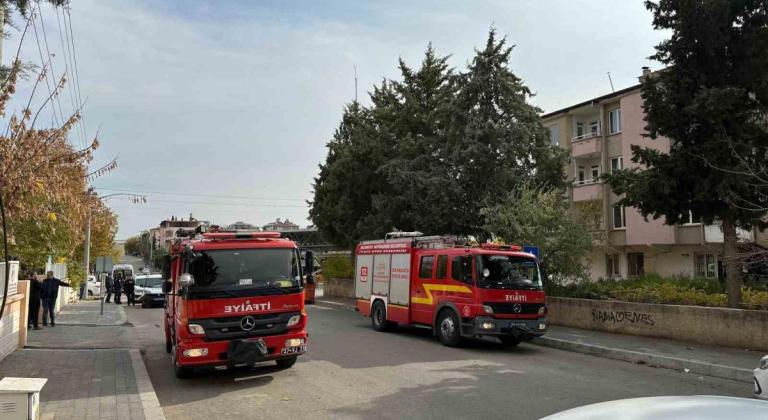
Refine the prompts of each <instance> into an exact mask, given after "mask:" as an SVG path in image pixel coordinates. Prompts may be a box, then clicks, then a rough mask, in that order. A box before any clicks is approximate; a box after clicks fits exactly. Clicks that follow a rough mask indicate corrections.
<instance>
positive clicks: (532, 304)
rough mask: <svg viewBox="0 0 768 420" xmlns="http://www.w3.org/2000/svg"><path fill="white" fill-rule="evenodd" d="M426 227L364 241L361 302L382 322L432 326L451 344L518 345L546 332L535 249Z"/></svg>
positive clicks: (381, 326) (359, 259)
mask: <svg viewBox="0 0 768 420" xmlns="http://www.w3.org/2000/svg"><path fill="white" fill-rule="evenodd" d="M420 235H421V234H420V233H418V232H415V233H412V234H410V233H404V232H398V233H394V234H388V235H387V239H384V240H374V241H366V242H361V243H360V244H358V245H357V249H356V263H355V295H356V298H357V310H358V311H359V312H360V313H361V314H363V315H364V316H366V317H370V318H371V324H372V325H373V328H374V329H375V330H377V331H385V330H388V329H391V328H392V327H394V326H396V325H410V324H415V325H425V326H430V327H432V328H433V331H434V333H435V334H436V335H437V336H438V338H439V339H440V341H442V343H443V344H445V345H448V346H458V345H460V344H461V342H462V340H463V339H464V338H478V337H482V336H493V337H497V338H499V339H500V340H501V342H502V343H504V344H505V345H509V346H515V345H517V344H519V343H520V342H521V341H525V340H530V339H532V338H533V337H538V336H541V335H543V334H544V333H545V332H546V330H547V324H546V319H545V317H546V314H547V307H546V305H545V300H544V289H543V287H542V286H543V285H542V280H541V275H540V272H539V267H538V263H537V260H536V257H535V256H534V255H533V254H531V253H528V252H523V250H522V248H521V247H519V246H514V245H512V246H505V245H495V244H481V245H476V246H473V245H470V243H469V241H466V240H464V239H462V238H460V237H454V236H420Z"/></svg>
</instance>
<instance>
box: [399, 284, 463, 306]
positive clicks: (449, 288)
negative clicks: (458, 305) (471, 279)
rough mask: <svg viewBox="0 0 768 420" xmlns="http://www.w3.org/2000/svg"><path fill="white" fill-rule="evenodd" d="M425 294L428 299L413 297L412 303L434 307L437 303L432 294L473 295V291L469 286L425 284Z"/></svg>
mask: <svg viewBox="0 0 768 420" xmlns="http://www.w3.org/2000/svg"><path fill="white" fill-rule="evenodd" d="M423 286H424V292H425V293H426V294H427V297H423V298H421V297H413V298H411V302H413V303H422V304H424V305H432V304H434V303H435V299H434V297H433V296H432V292H433V291H434V292H459V293H469V294H472V289H470V288H469V287H467V286H456V285H450V284H424V285H423Z"/></svg>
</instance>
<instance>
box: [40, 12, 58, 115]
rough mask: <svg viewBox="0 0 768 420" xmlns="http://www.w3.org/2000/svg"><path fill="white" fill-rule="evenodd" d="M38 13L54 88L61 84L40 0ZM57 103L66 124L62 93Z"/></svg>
mask: <svg viewBox="0 0 768 420" xmlns="http://www.w3.org/2000/svg"><path fill="white" fill-rule="evenodd" d="M37 12H38V13H39V14H40V29H42V32H43V42H44V43H45V53H46V56H47V57H48V60H49V61H50V63H51V75H53V76H52V77H53V78H52V79H51V80H52V81H53V86H54V88H55V87H56V86H57V84H58V82H59V80H58V79H59V78H58V77H57V76H56V70H55V69H54V68H53V58H52V57H53V55H52V54H51V49H50V48H49V46H48V34H47V33H46V31H45V18H43V9H42V8H41V7H40V0H37ZM56 103H57V104H58V105H59V115H60V116H61V119H62V123H63V122H64V110H63V108H62V107H61V92H58V93H57V95H56Z"/></svg>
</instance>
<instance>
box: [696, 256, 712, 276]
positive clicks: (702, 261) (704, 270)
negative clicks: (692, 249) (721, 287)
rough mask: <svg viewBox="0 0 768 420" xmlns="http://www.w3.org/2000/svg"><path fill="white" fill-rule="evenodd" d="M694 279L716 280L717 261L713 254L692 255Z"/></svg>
mask: <svg viewBox="0 0 768 420" xmlns="http://www.w3.org/2000/svg"><path fill="white" fill-rule="evenodd" d="M694 265H695V267H694V268H695V270H696V277H706V278H710V279H714V278H717V260H716V259H715V255H714V254H694Z"/></svg>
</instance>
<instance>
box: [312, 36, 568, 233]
mask: <svg viewBox="0 0 768 420" xmlns="http://www.w3.org/2000/svg"><path fill="white" fill-rule="evenodd" d="M510 54H511V48H510V47H507V46H506V40H504V39H502V40H497V39H496V36H495V32H494V31H493V30H492V31H491V32H490V34H489V37H488V42H487V44H486V47H485V49H483V50H481V51H477V53H476V57H475V59H474V60H473V62H472V63H471V64H470V66H469V68H468V70H467V72H466V73H463V74H455V73H454V72H453V70H452V69H450V68H449V67H448V64H447V57H440V56H438V55H437V54H436V53H435V51H434V49H433V48H432V46H431V45H430V46H428V47H427V50H426V52H425V54H424V59H423V60H422V62H421V66H420V68H419V69H417V70H414V69H412V68H411V67H409V66H408V65H407V64H406V63H405V62H403V60H400V62H399V69H400V74H401V77H402V80H400V81H392V80H384V81H383V82H382V84H381V87H375V88H374V91H373V92H372V93H371V102H372V105H371V106H370V107H369V108H364V107H361V106H360V105H359V104H357V103H354V104H352V105H350V106H348V107H347V109H346V110H345V113H344V116H343V119H342V123H341V125H340V127H339V129H338V130H337V131H336V133H335V135H334V138H333V140H332V141H331V142H330V143H329V144H328V157H327V159H326V162H325V163H324V164H322V165H321V166H320V175H319V176H318V178H316V180H315V185H314V187H315V198H314V200H313V202H311V203H310V204H311V206H312V208H311V210H310V217H311V218H312V220H313V221H314V222H315V224H316V225H317V226H318V227H319V229H320V230H321V231H322V232H323V234H324V235H325V237H327V238H328V239H329V240H330V241H332V242H334V243H336V244H338V245H341V246H349V245H352V244H354V243H355V242H357V241H359V240H360V239H364V238H373V237H381V236H383V235H384V233H386V232H388V231H392V230H393V229H400V230H419V231H422V232H424V233H425V234H438V233H462V234H475V235H479V236H480V237H484V236H486V234H487V232H485V231H484V223H483V220H482V218H481V214H480V209H481V208H483V207H484V206H491V205H493V204H495V203H497V202H499V200H500V199H501V197H503V196H504V195H506V193H507V192H508V191H511V190H513V189H514V188H515V187H517V186H518V185H520V184H521V183H522V182H525V181H527V180H534V181H535V182H537V184H538V185H543V186H546V187H547V188H554V187H557V186H559V185H560V184H561V183H562V170H561V168H562V165H563V164H564V158H565V156H564V154H563V153H562V152H561V151H560V150H559V149H558V148H556V147H553V146H550V145H549V141H548V136H547V132H546V130H545V129H544V128H543V126H542V125H541V121H540V119H539V116H538V114H539V112H540V110H539V109H538V108H536V107H533V106H531V105H530V104H528V103H527V100H528V98H529V97H530V96H531V92H530V90H529V89H528V88H527V87H526V86H525V85H524V84H523V83H522V81H521V80H520V79H519V78H517V77H516V76H515V75H514V74H513V73H512V71H511V70H509V68H508V65H509V59H510Z"/></svg>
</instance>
